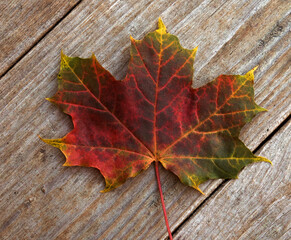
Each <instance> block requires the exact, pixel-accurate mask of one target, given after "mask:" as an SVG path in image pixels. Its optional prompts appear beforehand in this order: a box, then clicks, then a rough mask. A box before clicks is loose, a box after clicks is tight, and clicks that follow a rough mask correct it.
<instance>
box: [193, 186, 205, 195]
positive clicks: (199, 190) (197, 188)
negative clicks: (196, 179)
mask: <svg viewBox="0 0 291 240" xmlns="http://www.w3.org/2000/svg"><path fill="white" fill-rule="evenodd" d="M195 189H196V190H197V191H198V192H200V193H201V194H202V195H204V196H205V193H204V192H202V190H201V189H200V188H199V187H195Z"/></svg>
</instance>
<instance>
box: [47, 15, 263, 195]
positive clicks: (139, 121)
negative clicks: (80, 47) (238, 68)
mask: <svg viewBox="0 0 291 240" xmlns="http://www.w3.org/2000/svg"><path fill="white" fill-rule="evenodd" d="M196 50H197V48H195V49H185V48H182V47H181V45H180V43H179V40H178V38H177V37H176V36H174V35H171V34H169V33H167V31H166V27H165V26H164V24H163V22H162V21H161V20H159V27H158V29H157V30H156V31H154V32H151V33H149V34H147V35H146V36H145V37H144V39H143V40H134V39H133V38H131V49H130V54H131V58H130V62H129V67H128V72H127V75H126V77H125V78H124V79H123V80H122V81H117V80H115V78H114V77H113V76H112V75H111V74H110V73H109V72H108V71H106V70H105V69H104V68H103V67H102V66H101V65H100V64H99V63H98V61H97V60H96V58H95V56H94V55H93V56H92V57H91V58H88V59H81V58H78V57H74V58H70V57H68V56H66V55H64V54H63V53H62V55H61V69H60V73H59V76H58V79H59V80H58V92H57V93H56V94H55V95H54V96H53V97H52V98H49V99H48V100H49V101H50V102H52V103H55V104H56V105H58V106H59V107H60V108H61V109H62V110H63V111H64V112H65V113H66V114H69V115H70V116H71V117H72V120H73V124H74V129H73V130H72V131H71V132H70V133H68V134H67V135H66V136H65V137H63V138H60V139H52V140H50V139H43V140H44V141H45V142H46V143H49V144H51V145H53V146H55V147H57V148H59V149H60V150H61V151H62V152H63V153H64V154H65V156H66V163H65V164H64V165H65V166H86V167H94V168H97V169H99V170H100V172H101V174H102V175H103V176H104V178H105V182H106V188H105V190H104V191H105V192H106V191H109V190H111V189H113V188H116V187H118V186H120V185H121V184H122V183H124V182H125V181H126V179H127V178H129V177H134V176H136V175H137V174H139V173H140V172H141V171H142V170H145V169H147V168H148V167H149V165H150V164H151V163H152V162H154V161H158V162H160V163H161V164H162V165H163V166H164V168H166V169H168V170H170V171H172V172H173V173H174V174H176V175H177V176H178V177H179V179H180V180H181V181H182V182H183V183H184V184H187V185H189V186H191V187H193V188H195V189H197V190H199V191H200V189H199V187H198V186H199V184H201V183H202V182H205V181H206V180H208V179H216V178H236V177H237V175H238V173H239V171H240V170H241V169H242V168H243V167H244V166H246V165H247V164H250V163H253V162H258V161H267V162H269V160H267V159H265V158H263V157H257V156H255V155H254V154H253V153H252V152H251V151H250V150H249V149H248V148H247V147H246V146H245V145H244V144H243V143H242V142H241V141H240V140H239V138H238V136H239V132H240V129H241V128H242V127H243V126H244V125H245V124H246V123H247V122H249V121H251V119H252V118H253V117H254V116H255V115H256V114H257V113H259V112H261V111H265V109H263V108H261V107H259V106H258V105H257V104H256V103H255V102H254V90H253V80H254V75H253V72H254V70H255V69H253V70H251V71H249V72H248V73H246V74H245V75H221V76H219V77H217V78H216V79H215V80H213V81H212V82H210V83H208V84H207V85H205V86H203V87H200V88H198V89H193V88H192V87H191V84H192V77H193V62H194V56H195V53H196Z"/></svg>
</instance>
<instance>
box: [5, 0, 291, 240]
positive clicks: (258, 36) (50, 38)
mask: <svg viewBox="0 0 291 240" xmlns="http://www.w3.org/2000/svg"><path fill="white" fill-rule="evenodd" d="M289 5H290V4H289V3H288V1H279V0H278V1H273V0H263V1H261V0H260V1H259V0H252V1H247V0H245V1H237V0H233V1H231V0H229V1H220V0H219V1H218V0H214V1H208V0H204V1H203V0H196V1H181V0H180V1H175V2H174V3H170V2H169V1H166V0H164V1H161V0H159V1H149V0H148V1H146V0H143V1H138V0H131V1H112V2H111V1H101V0H100V1H83V2H81V3H80V4H79V5H78V6H77V7H76V8H75V9H74V10H73V11H72V12H71V13H70V14H69V15H68V16H67V17H66V18H65V19H63V20H62V22H61V23H60V24H58V26H56V27H55V28H54V29H53V30H52V31H51V32H50V33H49V34H48V35H46V36H45V37H44V38H43V40H42V41H41V42H39V43H38V44H37V45H36V46H35V47H34V48H33V49H32V51H30V52H29V54H27V55H26V56H25V57H24V58H23V59H21V61H19V63H18V64H16V65H15V66H14V67H13V68H12V69H11V70H10V71H9V72H8V73H7V74H6V75H5V76H4V77H3V78H2V79H1V80H0V84H1V89H0V94H1V102H0V109H1V120H0V121H1V122H0V134H1V138H0V150H1V153H0V156H1V161H2V164H1V169H0V171H1V172H0V173H1V175H0V176H1V181H0V189H1V190H0V198H1V203H0V212H1V218H0V238H2V239H13V238H19V239H161V238H165V237H166V236H167V235H166V229H165V227H164V220H163V216H162V210H161V206H160V202H159V201H160V200H159V195H158V189H157V186H156V182H155V175H154V168H153V167H150V168H149V169H148V170H147V171H146V172H144V173H142V174H140V175H139V176H137V177H136V178H134V179H131V180H129V181H127V182H126V183H125V184H124V185H123V186H122V187H120V188H118V189H116V190H114V191H112V192H109V193H106V194H100V193H99V191H100V190H102V189H103V188H104V181H103V179H102V177H101V175H100V174H99V173H98V171H97V170H95V169H90V168H80V167H70V168H66V167H63V166H62V163H63V162H64V157H63V156H62V154H61V153H60V152H59V151H58V150H57V149H54V148H52V147H50V146H48V145H45V144H44V143H42V142H41V141H40V140H39V139H38V138H37V136H38V135H41V136H43V137H47V138H56V137H62V136H64V135H65V134H66V133H67V132H68V131H69V130H70V129H71V128H72V124H71V121H70V119H69V117H68V116H65V115H64V114H63V113H62V112H61V111H60V110H58V109H57V108H56V107H55V106H53V105H51V104H50V103H48V102H46V101H45V100H44V97H49V96H52V95H53V94H54V93H55V91H56V88H57V81H56V76H57V72H58V68H59V62H60V60H59V58H60V56H59V54H60V50H61V49H63V50H64V52H65V53H66V54H67V55H70V56H82V57H88V56H90V55H91V53H92V52H94V53H95V54H96V56H97V59H98V60H99V61H100V62H101V63H102V64H103V65H104V67H106V68H107V69H108V70H110V71H111V72H112V73H113V74H114V75H115V76H116V77H117V78H118V79H121V78H122V77H123V76H124V75H125V72H126V70H127V66H126V65H127V62H128V59H129V34H131V35H132V36H133V37H135V38H137V39H139V38H141V37H143V36H144V35H145V34H146V33H147V32H148V31H151V30H154V29H155V28H156V24H157V19H158V17H159V16H161V17H162V18H163V20H164V22H165V24H166V26H167V27H168V30H169V32H171V33H172V34H176V35H177V36H178V37H179V38H180V40H181V43H182V45H183V46H184V47H187V48H190V47H194V46H196V45H199V50H198V53H197V56H196V61H195V65H194V67H195V68H196V72H195V83H194V85H195V87H197V86H201V85H202V84H205V83H207V82H208V81H210V80H212V79H213V78H214V77H215V76H217V75H219V74H221V73H238V74H242V73H245V72H247V71H248V70H250V69H251V68H253V67H254V66H256V65H259V66H260V67H259V69H258V70H257V71H256V74H255V75H256V76H255V77H256V79H255V88H256V90H255V92H256V101H257V102H258V103H259V104H260V105H262V106H263V107H266V108H268V109H269V112H267V113H262V114H260V115H259V116H258V117H256V119H255V120H254V121H253V122H252V123H251V124H249V125H248V126H246V127H245V128H244V129H243V133H242V137H241V138H242V140H243V141H245V142H246V144H247V145H248V146H249V147H250V148H251V149H255V148H256V147H257V146H259V144H260V143H261V142H262V141H263V140H264V139H265V138H266V137H267V136H268V135H269V134H270V133H271V132H272V131H273V130H274V129H275V128H276V127H277V126H279V124H280V123H281V122H282V121H283V120H284V119H285V118H286V117H287V116H288V115H289V114H290V112H291V107H290V106H291V99H290V96H289V89H288V86H289V85H288V83H289V84H290V73H291V69H290V57H291V53H290V40H289V39H290V25H288V24H290V7H289ZM265 157H268V158H272V155H270V156H268V155H265ZM261 165H262V166H261ZM261 165H256V166H255V167H257V168H256V169H260V167H259V166H261V167H264V168H269V166H268V165H267V164H266V163H261ZM271 169H272V168H271ZM161 181H162V183H163V190H164V195H165V202H166V206H167V208H168V214H169V218H170V219H169V220H170V225H171V227H172V229H175V228H177V227H178V226H179V225H180V224H181V223H182V222H183V221H184V220H185V219H186V218H187V217H188V216H189V215H190V214H191V213H192V212H193V211H194V210H195V209H196V208H197V207H198V206H199V205H200V204H201V202H202V201H203V200H204V199H205V197H207V196H208V195H209V194H210V193H211V192H212V191H213V190H214V189H215V188H216V187H217V186H218V185H219V184H220V183H221V181H220V180H218V181H209V182H207V183H205V184H203V186H202V187H201V189H202V190H203V191H204V192H205V193H206V196H202V195H201V194H200V193H198V192H196V191H195V190H193V189H191V188H189V187H186V186H184V185H182V184H181V183H180V182H179V181H178V179H177V178H176V177H175V176H173V175H172V174H171V173H169V172H166V171H163V169H161ZM251 194H253V193H251ZM265 230H266V231H267V229H265Z"/></svg>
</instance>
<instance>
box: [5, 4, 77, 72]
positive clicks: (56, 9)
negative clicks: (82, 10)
mask: <svg viewBox="0 0 291 240" xmlns="http://www.w3.org/2000/svg"><path fill="white" fill-rule="evenodd" d="M79 1H80V0H69V1H53V0H40V1H39V0H29V1H26V0H13V1H1V2H0V9H1V11H0V25H1V29H0V62H1V64H0V75H2V74H3V73H4V72H5V71H7V70H8V69H9V67H10V66H11V65H12V64H14V63H15V62H16V61H17V60H18V59H19V58H20V57H21V55H23V54H25V52H26V51H27V50H28V49H29V48H31V47H32V46H33V45H35V43H36V42H37V41H39V39H41V38H42V36H43V35H44V34H45V33H46V32H47V31H48V30H49V29H50V28H51V27H52V26H53V25H55V24H56V23H57V22H58V21H59V20H60V19H61V18H62V17H63V16H64V15H65V14H66V13H67V12H68V11H70V9H71V8H72V7H73V6H75V5H76V4H77V3H78V2H79Z"/></svg>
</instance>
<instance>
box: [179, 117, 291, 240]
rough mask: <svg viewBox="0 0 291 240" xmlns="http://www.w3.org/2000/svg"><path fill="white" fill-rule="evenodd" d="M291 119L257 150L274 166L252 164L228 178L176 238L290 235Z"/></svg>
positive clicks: (275, 239) (251, 237) (280, 236)
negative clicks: (238, 176) (236, 177)
mask: <svg viewBox="0 0 291 240" xmlns="http://www.w3.org/2000/svg"><path fill="white" fill-rule="evenodd" d="M290 132H291V121H289V124H286V126H285V127H283V128H282V129H280V131H279V132H278V133H276V134H275V136H274V137H273V138H272V139H271V140H270V141H269V142H268V143H267V144H266V145H265V146H264V147H263V148H262V149H261V150H260V151H259V152H258V154H259V155H261V156H268V157H269V158H270V159H272V161H273V164H274V166H273V167H272V168H269V167H268V166H266V165H253V166H251V167H249V168H247V169H245V170H244V171H243V172H242V173H241V174H240V178H239V179H238V180H235V181H233V180H231V181H229V182H228V183H227V184H226V185H225V186H224V187H223V189H221V191H219V192H218V193H217V194H215V195H214V196H212V197H211V199H209V200H208V201H207V202H206V204H205V205H203V207H202V208H201V209H199V211H198V212H197V213H195V215H193V216H192V217H191V218H190V219H189V220H188V221H187V222H186V224H185V225H183V227H182V228H181V229H179V231H178V233H177V235H176V236H175V239H181V240H182V239H247V240H250V239H269V240H271V239H274V240H277V239H281V240H283V239H286V240H287V239H290V238H291V231H290V229H291V221H290V219H291V202H290V195H291V182H290V179H291V163H290V160H291V148H290V144H291V135H290Z"/></svg>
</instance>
